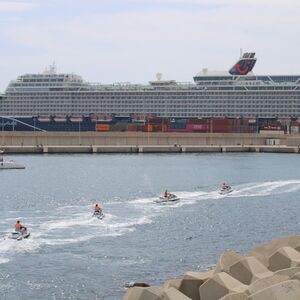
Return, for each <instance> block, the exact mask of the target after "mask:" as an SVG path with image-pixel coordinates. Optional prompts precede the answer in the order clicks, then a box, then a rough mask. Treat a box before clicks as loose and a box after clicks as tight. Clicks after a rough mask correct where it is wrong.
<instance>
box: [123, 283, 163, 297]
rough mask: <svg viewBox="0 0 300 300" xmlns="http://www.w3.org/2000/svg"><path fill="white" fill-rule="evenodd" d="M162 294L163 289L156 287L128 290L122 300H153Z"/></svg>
mask: <svg viewBox="0 0 300 300" xmlns="http://www.w3.org/2000/svg"><path fill="white" fill-rule="evenodd" d="M162 293H163V288H162V287H158V286H151V287H146V288H142V287H133V288H129V289H128V290H127V292H126V294H125V296H124V298H123V300H154V299H155V298H157V297H158V296H160V295H161V294H162Z"/></svg>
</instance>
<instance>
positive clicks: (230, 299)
mask: <svg viewBox="0 0 300 300" xmlns="http://www.w3.org/2000/svg"><path fill="white" fill-rule="evenodd" d="M247 297H248V295H247V294H246V293H232V294H228V295H226V296H224V297H222V298H220V300H246V299H247Z"/></svg>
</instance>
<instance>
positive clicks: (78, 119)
mask: <svg viewBox="0 0 300 300" xmlns="http://www.w3.org/2000/svg"><path fill="white" fill-rule="evenodd" d="M70 121H71V122H73V123H81V122H83V116H82V115H73V116H71V117H70Z"/></svg>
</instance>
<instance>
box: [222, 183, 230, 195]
mask: <svg viewBox="0 0 300 300" xmlns="http://www.w3.org/2000/svg"><path fill="white" fill-rule="evenodd" d="M232 192H233V189H232V187H231V186H229V185H227V186H224V187H222V188H221V191H220V192H219V193H220V195H227V194H230V193H232Z"/></svg>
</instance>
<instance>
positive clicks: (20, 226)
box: [15, 220, 23, 232]
mask: <svg viewBox="0 0 300 300" xmlns="http://www.w3.org/2000/svg"><path fill="white" fill-rule="evenodd" d="M22 228H23V225H22V224H21V222H20V220H17V223H16V225H15V231H20V232H21V229H22Z"/></svg>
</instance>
